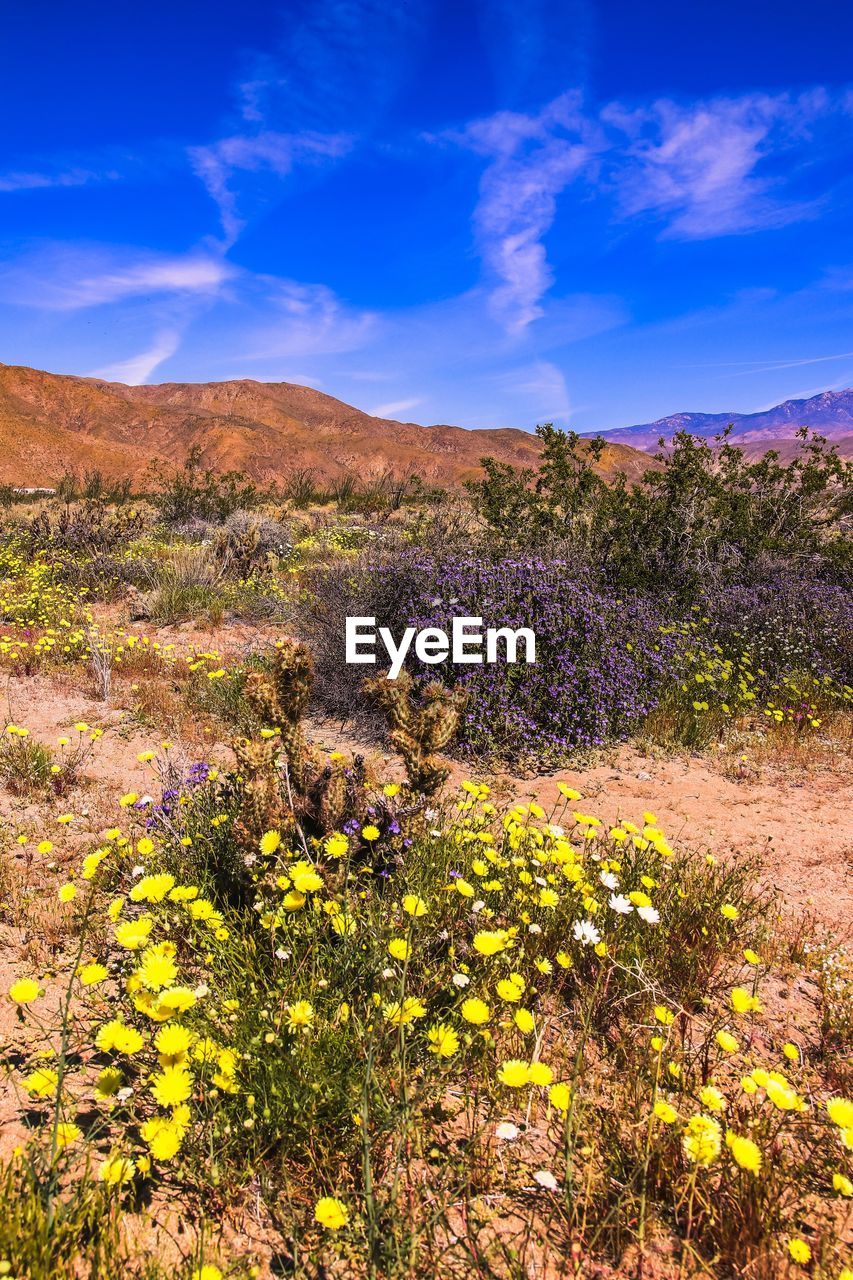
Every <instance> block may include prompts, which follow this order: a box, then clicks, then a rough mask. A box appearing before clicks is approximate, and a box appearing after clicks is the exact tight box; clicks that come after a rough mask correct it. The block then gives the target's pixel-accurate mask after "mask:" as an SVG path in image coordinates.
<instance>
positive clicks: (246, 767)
mask: <svg viewBox="0 0 853 1280" xmlns="http://www.w3.org/2000/svg"><path fill="white" fill-rule="evenodd" d="M313 682H314V667H313V663H312V661H311V655H310V653H309V652H308V650H307V649H306V647H305V646H304V645H303V644H300V643H299V641H297V640H291V639H285V640H280V641H279V642H278V644H277V645H276V648H275V652H274V654H273V656H272V659H271V662H270V666H269V669H268V670H267V671H264V672H261V671H256V672H253V673H252V674H251V675H250V676H249V678H248V680H247V681H246V698H247V700H248V701H249V703H250V704H251V706H252V707H253V708H254V710H255V711H256V712H257V714H258V716H259V718H260V720H261V721H262V723H263V724H264V726H265V727H267V728H270V729H277V730H278V735H277V737H275V738H266V739H263V738H258V739H248V738H241V739H239V740H238V741H237V742H235V743H234V752H235V755H236V756H237V762H238V765H239V767H240V770H241V773H242V777H243V781H242V784H241V792H242V796H243V800H242V803H241V807H240V816H239V819H238V822H237V826H236V834H237V838H238V840H239V841H240V843H241V845H242V846H243V847H245V848H255V847H257V842H258V840H259V839H260V837H261V836H262V835H263V834H264V832H265V831H269V830H273V829H274V830H278V831H283V832H286V831H288V830H292V829H293V828H294V827H295V825H296V823H297V822H299V823H300V824H301V825H302V826H303V827H305V828H306V829H307V830H308V832H309V834H312V835H323V834H326V833H328V832H330V831H334V830H336V829H337V828H339V827H340V825H341V824H342V822H343V820H344V818H345V817H350V818H352V817H359V816H360V814H361V813H362V812H363V809H364V805H365V791H364V769H363V763H362V762H361V760H360V759H357V760H356V761H355V762H354V763H353V766H352V767H351V768H350V769H345V768H344V762H343V760H342V759H337V758H336V759H332V760H329V759H328V758H327V757H326V756H325V755H324V754H323V753H322V752H320V751H318V750H317V749H316V748H315V747H312V746H311V744H310V743H309V742H308V740H307V738H306V736H305V731H304V728H303V725H302V719H303V717H304V715H305V712H306V711H307V709H308V704H309V701H310V698H311V688H312V685H313Z"/></svg>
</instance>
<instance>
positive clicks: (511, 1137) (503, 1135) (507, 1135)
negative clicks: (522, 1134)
mask: <svg viewBox="0 0 853 1280" xmlns="http://www.w3.org/2000/svg"><path fill="white" fill-rule="evenodd" d="M518 1134H519V1129H518V1126H517V1125H514V1124H511V1123H510V1121H509V1120H504V1121H503V1122H502V1123H501V1124H499V1125H498V1127H497V1129H495V1137H496V1138H500V1140H501V1142H514V1141H515V1139H516V1138H517V1137H518Z"/></svg>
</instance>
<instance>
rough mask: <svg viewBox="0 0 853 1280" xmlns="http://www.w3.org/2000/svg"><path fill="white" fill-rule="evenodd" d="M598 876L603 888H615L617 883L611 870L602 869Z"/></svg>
mask: <svg viewBox="0 0 853 1280" xmlns="http://www.w3.org/2000/svg"><path fill="white" fill-rule="evenodd" d="M598 878H599V880H600V881H601V883H602V884H603V885H604V887H605V889H615V888H616V886H617V885H618V883H619V881H618V880H617V879H616V877H615V875H614V874H613V872H612V871H602V873H601V875H600V876H599V877H598Z"/></svg>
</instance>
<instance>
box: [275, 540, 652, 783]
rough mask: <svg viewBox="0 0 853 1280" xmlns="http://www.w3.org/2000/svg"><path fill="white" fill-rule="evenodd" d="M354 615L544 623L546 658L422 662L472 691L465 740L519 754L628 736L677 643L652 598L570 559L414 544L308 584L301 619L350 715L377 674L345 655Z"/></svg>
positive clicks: (531, 755)
mask: <svg viewBox="0 0 853 1280" xmlns="http://www.w3.org/2000/svg"><path fill="white" fill-rule="evenodd" d="M348 614H356V615H368V616H374V617H376V619H377V625H378V626H388V627H390V629H391V630H392V632H393V634H394V635H395V636H399V635H400V634H402V631H403V629H404V628H405V627H407V626H414V627H416V628H419V629H420V628H423V627H427V626H433V627H443V628H444V629H445V630H446V631H448V633H449V631H450V629H451V626H452V619H453V618H454V617H455V616H463V615H464V616H472V617H482V618H483V620H484V625H485V626H497V627H510V628H516V627H530V628H532V629H533V631H534V632H535V634H536V664H535V665H534V666H524V665H515V666H510V665H506V664H503V663H497V664H494V665H488V664H483V665H481V666H467V667H453V666H449V665H445V666H442V667H441V668H436V667H434V666H426V665H422V664H419V663H417V661H416V660H412V661H411V663H410V669H411V670H412V672H413V673H414V674H416V676H417V677H418V678H419V679H421V680H424V681H427V680H433V679H435V678H436V676H438V677H439V678H440V679H441V680H442V681H444V682H446V683H449V684H451V685H453V686H459V687H460V688H462V689H464V690H465V692H466V693H467V694H468V695H469V699H468V704H467V708H466V710H465V712H464V713H463V718H462V729H461V735H460V740H459V741H460V745H461V747H463V748H464V749H466V750H467V751H469V752H471V753H482V754H492V755H499V756H503V757H509V758H512V759H516V760H518V759H521V760H524V759H527V760H532V759H537V760H539V761H540V762H542V761H549V760H551V761H553V760H557V759H560V758H562V757H563V756H565V754H566V753H567V752H568V751H569V750H572V749H576V748H589V747H597V746H601V745H602V744H604V743H605V742H606V741H608V740H609V739H610V738H612V737H614V736H624V735H625V734H627V733H628V732H629V731H630V729H631V728H632V727H634V726H637V725H639V724H640V723H641V722H642V720H643V718H644V717H645V715H646V714H647V713H648V711H649V710H650V709H651V707H652V706H653V705H654V703H655V700H656V696H657V693H658V691H659V690H660V688H661V687H662V685H663V683H664V681H665V679H666V676H667V670H668V665H667V664H668V658H669V656H670V655H671V654H672V652H673V649H674V645H673V643H672V641H671V640H670V639H669V638H668V637H667V636H665V635H664V634H663V633H662V632H661V624H662V621H663V615H662V614H661V612H660V611H659V608H658V607H657V606H656V605H655V604H654V603H653V602H652V601H651V600H649V599H648V598H646V597H644V596H641V595H639V594H638V593H633V594H625V595H622V596H618V595H616V594H615V593H613V592H611V591H607V590H606V589H603V588H600V587H597V586H595V584H594V583H593V581H592V580H591V579H590V577H589V576H588V575H585V574H580V575H579V574H578V572H577V571H576V568H575V566H574V565H572V564H569V563H567V562H565V561H550V562H547V561H544V560H541V559H539V558H535V557H517V558H506V559H502V560H496V561H492V562H490V563H488V562H486V563H484V562H483V561H482V560H481V559H480V558H479V557H478V556H476V555H474V554H471V553H469V554H468V555H467V556H464V557H461V556H460V557H448V556H444V557H437V556H430V555H427V554H422V553H419V552H415V551H409V552H408V553H400V554H398V555H397V556H396V557H395V558H394V559H393V560H390V559H389V560H386V559H384V558H383V559H381V560H368V561H364V562H361V563H359V564H358V565H356V566H354V567H353V568H352V570H350V569H349V568H340V569H337V570H334V571H331V572H327V573H325V574H320V575H318V576H315V577H314V578H313V579H311V580H310V582H309V584H308V595H307V599H306V600H304V601H303V603H302V605H301V608H300V609H299V610H298V618H297V625H300V626H301V627H302V628H303V631H304V634H305V635H306V637H307V638H308V639H309V641H310V644H311V647H312V651H313V652H314V655H315V661H316V664H317V670H318V677H319V681H318V699H319V702H320V705H321V706H323V707H324V709H326V710H328V711H329V712H330V713H331V714H335V715H341V716H347V715H352V714H353V712H354V710H355V709H356V708H357V707H358V706H359V705H360V703H361V698H362V695H361V685H362V682H363V679H364V674H365V668H364V667H361V666H347V665H346V663H345V661H344V619H345V617H346V616H347V615H348Z"/></svg>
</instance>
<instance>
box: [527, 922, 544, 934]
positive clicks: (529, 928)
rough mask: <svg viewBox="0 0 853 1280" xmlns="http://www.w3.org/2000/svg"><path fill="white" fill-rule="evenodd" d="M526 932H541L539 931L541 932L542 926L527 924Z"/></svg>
mask: <svg viewBox="0 0 853 1280" xmlns="http://www.w3.org/2000/svg"><path fill="white" fill-rule="evenodd" d="M527 932H528V933H541V932H542V926H541V925H540V924H529V925H528V926H527Z"/></svg>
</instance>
